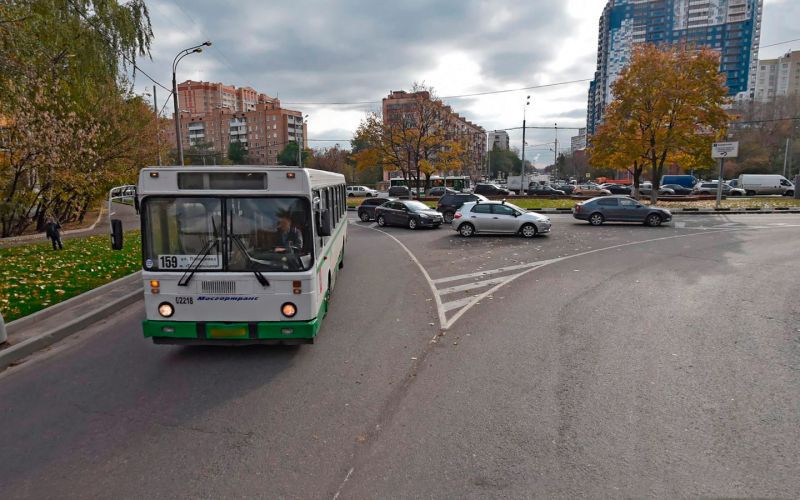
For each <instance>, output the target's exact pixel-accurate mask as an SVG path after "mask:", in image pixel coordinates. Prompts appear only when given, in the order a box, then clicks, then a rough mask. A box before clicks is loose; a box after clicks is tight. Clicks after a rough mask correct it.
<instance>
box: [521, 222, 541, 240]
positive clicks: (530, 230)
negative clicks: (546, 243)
mask: <svg viewBox="0 0 800 500" xmlns="http://www.w3.org/2000/svg"><path fill="white" fill-rule="evenodd" d="M519 232H520V234H522V236H524V237H525V238H533V237H534V236H536V233H538V232H539V231H538V230H537V229H536V226H535V225H533V224H525V225H524V226H522V228H520V230H519Z"/></svg>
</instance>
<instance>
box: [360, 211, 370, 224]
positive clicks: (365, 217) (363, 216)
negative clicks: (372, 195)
mask: <svg viewBox="0 0 800 500" xmlns="http://www.w3.org/2000/svg"><path fill="white" fill-rule="evenodd" d="M358 217H359V218H360V219H361V220H362V221H364V222H369V214H368V213H367V212H361V213H360V214H358Z"/></svg>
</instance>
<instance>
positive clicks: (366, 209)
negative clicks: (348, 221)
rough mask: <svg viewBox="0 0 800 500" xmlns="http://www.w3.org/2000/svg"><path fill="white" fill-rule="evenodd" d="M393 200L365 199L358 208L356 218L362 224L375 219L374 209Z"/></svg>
mask: <svg viewBox="0 0 800 500" xmlns="http://www.w3.org/2000/svg"><path fill="white" fill-rule="evenodd" d="M394 200H395V198H366V199H364V201H363V202H361V205H359V207H358V218H359V219H361V220H363V221H364V222H369V221H371V220H372V219H374V218H375V208H376V207H379V206H381V205H383V204H384V203H386V202H387V201H394Z"/></svg>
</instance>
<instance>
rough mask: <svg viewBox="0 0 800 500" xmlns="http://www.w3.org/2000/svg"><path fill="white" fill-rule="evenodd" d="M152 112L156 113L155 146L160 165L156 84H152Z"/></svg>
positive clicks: (159, 126)
mask: <svg viewBox="0 0 800 500" xmlns="http://www.w3.org/2000/svg"><path fill="white" fill-rule="evenodd" d="M153 113H155V115H156V148H157V149H158V158H157V160H158V166H159V167H160V166H161V124H160V122H159V121H158V99H157V98H156V86H155V85H153Z"/></svg>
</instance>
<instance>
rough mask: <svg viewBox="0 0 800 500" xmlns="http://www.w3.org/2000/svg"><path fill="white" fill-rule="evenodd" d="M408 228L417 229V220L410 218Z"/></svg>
mask: <svg viewBox="0 0 800 500" xmlns="http://www.w3.org/2000/svg"><path fill="white" fill-rule="evenodd" d="M408 228H409V229H416V228H417V219H415V218H413V217H411V218H410V219H408Z"/></svg>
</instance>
